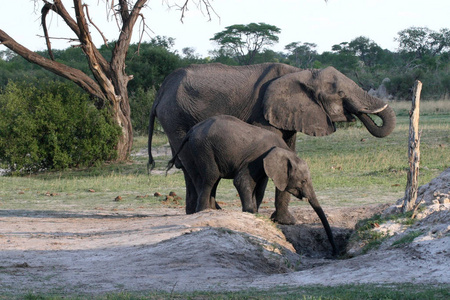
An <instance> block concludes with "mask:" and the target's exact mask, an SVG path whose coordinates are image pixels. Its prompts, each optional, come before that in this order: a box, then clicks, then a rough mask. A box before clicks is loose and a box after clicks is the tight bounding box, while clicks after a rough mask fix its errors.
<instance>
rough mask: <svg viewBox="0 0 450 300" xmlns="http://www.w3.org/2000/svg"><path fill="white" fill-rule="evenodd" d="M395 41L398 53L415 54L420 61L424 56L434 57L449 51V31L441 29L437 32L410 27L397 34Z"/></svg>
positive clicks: (425, 28)
mask: <svg viewBox="0 0 450 300" xmlns="http://www.w3.org/2000/svg"><path fill="white" fill-rule="evenodd" d="M395 40H396V41H397V42H398V43H399V49H400V51H404V52H410V53H415V54H416V56H417V58H419V59H422V58H424V57H425V56H426V55H430V56H436V55H439V54H441V53H442V52H443V51H445V50H450V30H449V29H448V28H442V29H441V30H440V31H439V32H437V31H433V30H431V29H429V28H428V27H410V28H407V29H404V30H402V31H400V32H399V33H398V37H397V38H395Z"/></svg>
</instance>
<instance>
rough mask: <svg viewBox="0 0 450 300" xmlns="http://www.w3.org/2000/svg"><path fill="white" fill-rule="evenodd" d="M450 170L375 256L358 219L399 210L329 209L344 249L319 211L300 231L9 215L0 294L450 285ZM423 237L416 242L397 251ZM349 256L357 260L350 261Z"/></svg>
mask: <svg viewBox="0 0 450 300" xmlns="http://www.w3.org/2000/svg"><path fill="white" fill-rule="evenodd" d="M449 194H450V168H449V169H447V171H446V172H444V173H443V174H442V175H441V176H439V177H438V178H436V179H435V180H433V181H432V182H430V183H429V184H427V185H425V186H422V187H421V189H420V190H419V200H423V201H424V204H423V206H424V207H425V210H423V211H422V212H421V213H420V214H418V216H417V218H418V219H420V221H418V222H416V223H415V224H414V225H412V226H410V227H407V226H404V225H402V224H401V223H396V222H388V223H386V224H382V225H380V226H379V227H377V228H374V230H379V231H380V232H384V234H387V235H390V236H391V238H389V239H386V240H385V241H384V243H383V244H382V246H381V247H380V248H379V249H377V250H374V251H371V252H369V253H367V254H364V255H362V254H359V252H360V251H359V250H360V246H361V245H358V244H355V243H349V238H350V235H351V233H352V231H353V229H354V227H355V224H356V222H357V221H358V220H360V219H364V218H367V217H369V216H371V215H373V214H375V213H383V212H384V213H389V212H392V211H394V210H395V209H396V208H397V207H398V205H393V206H390V207H387V206H377V207H364V208H363V207H361V208H339V209H337V208H324V209H325V211H326V213H327V215H328V218H329V221H330V223H331V225H332V227H333V230H334V235H335V237H336V240H337V243H338V245H339V247H340V248H341V250H342V251H343V252H347V253H351V255H348V254H347V255H344V256H342V257H341V258H339V259H332V258H330V252H331V250H330V246H329V245H328V242H327V240H326V237H325V233H324V232H323V228H322V227H321V225H320V223H319V221H318V218H317V217H316V216H315V214H314V212H313V211H312V210H310V209H305V208H295V209H292V210H291V211H292V212H293V213H294V215H295V216H296V217H297V220H298V224H297V225H293V226H278V227H277V226H275V225H274V224H273V223H272V222H271V221H270V220H269V219H268V216H269V215H270V213H271V212H272V210H267V211H262V216H254V215H251V214H247V213H242V212H240V211H238V210H222V211H206V212H202V213H198V214H194V215H185V214H184V212H183V210H181V209H167V208H161V209H158V210H154V211H142V212H140V213H139V214H130V213H129V212H115V213H113V214H105V213H101V212H92V211H88V212H70V211H66V212H56V211H26V210H23V211H17V210H15V211H8V210H3V211H0V293H5V292H6V293H15V292H17V291H22V292H23V290H24V289H26V290H29V291H33V292H49V291H52V292H55V291H56V292H58V293H93V294H96V293H104V292H118V291H149V290H165V291H193V290H215V291H217V290H239V289H248V288H262V289H267V288H271V287H276V286H283V285H287V286H290V285H292V286H298V285H308V284H322V285H340V284H350V283H403V282H413V283H414V282H416V283H431V284H440V283H447V284H449V283H450V233H449V231H450V203H449V199H448V198H449ZM418 231H420V235H419V236H417V237H416V238H415V239H414V240H413V242H411V243H406V244H400V246H395V245H392V244H393V243H394V242H395V241H398V240H400V239H401V238H402V237H405V236H407V235H409V234H410V233H411V232H418ZM349 256H350V257H351V258H349Z"/></svg>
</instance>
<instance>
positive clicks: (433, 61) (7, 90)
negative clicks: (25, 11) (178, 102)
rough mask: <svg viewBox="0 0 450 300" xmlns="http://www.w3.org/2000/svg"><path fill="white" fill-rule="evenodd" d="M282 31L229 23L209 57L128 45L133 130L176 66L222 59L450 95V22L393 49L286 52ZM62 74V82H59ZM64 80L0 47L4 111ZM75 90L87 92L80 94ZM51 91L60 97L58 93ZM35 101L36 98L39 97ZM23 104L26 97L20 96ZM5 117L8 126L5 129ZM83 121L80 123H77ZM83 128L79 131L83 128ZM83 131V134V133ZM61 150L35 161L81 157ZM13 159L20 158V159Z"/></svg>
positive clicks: (299, 48) (157, 44)
mask: <svg viewBox="0 0 450 300" xmlns="http://www.w3.org/2000/svg"><path fill="white" fill-rule="evenodd" d="M280 32H281V30H280V29H279V28H277V27H276V26H273V25H269V24H265V23H258V24H256V23H251V24H248V25H233V26H229V27H227V28H226V29H225V30H224V31H222V32H219V33H216V34H215V35H214V37H212V38H211V40H213V41H215V42H216V43H217V45H218V48H217V49H215V50H212V51H210V53H209V54H210V55H209V57H206V58H204V57H201V56H200V55H198V54H197V53H196V52H195V48H184V49H183V50H182V53H179V52H178V51H175V50H173V47H174V43H175V40H174V39H172V38H169V37H159V36H158V37H155V38H154V39H152V40H151V41H149V42H145V43H140V44H131V45H129V49H128V52H127V56H126V59H125V64H126V71H127V73H128V74H132V75H133V80H131V81H129V83H128V94H129V98H130V108H131V122H132V127H133V130H134V132H135V133H138V134H142V133H145V132H146V130H147V124H148V115H149V110H150V108H151V105H152V103H153V100H154V98H155V94H156V91H157V89H158V87H159V86H160V84H161V83H162V81H163V80H164V78H165V77H166V76H167V75H168V74H170V73H171V72H172V71H173V70H175V69H177V68H179V67H183V66H187V65H189V64H203V63H213V62H220V63H224V64H228V65H245V64H257V63H264V62H280V63H286V64H290V65H293V66H296V67H299V68H324V67H327V66H334V67H335V68H337V69H338V70H340V71H341V72H342V73H344V74H345V75H347V76H348V77H350V78H352V79H353V80H354V81H355V82H357V83H358V84H359V85H360V86H362V87H363V88H364V89H365V90H369V89H371V88H374V89H376V88H378V86H379V85H380V84H381V82H382V81H383V80H384V79H385V78H389V79H390V80H389V81H388V82H386V83H385V84H386V89H387V91H388V93H389V94H390V95H392V97H393V98H394V99H399V100H404V99H406V100H408V99H410V97H411V89H412V86H413V83H414V81H415V80H416V79H419V80H421V81H422V82H423V84H424V89H423V91H422V97H423V98H424V99H442V98H444V99H448V98H449V95H450V74H449V68H450V30H449V29H446V28H444V29H441V30H439V31H433V30H430V29H428V28H426V27H411V28H408V29H405V30H402V31H400V32H399V33H398V36H397V37H395V40H396V41H397V42H398V50H397V51H395V52H392V51H389V50H386V49H382V48H381V47H380V46H379V45H377V44H376V42H375V41H373V40H371V39H370V38H368V37H364V36H360V37H356V38H355V39H353V40H351V41H348V42H342V43H340V44H337V45H334V46H333V47H332V49H330V51H325V52H323V53H318V52H317V50H316V48H317V45H316V44H314V43H309V42H292V43H290V44H288V45H286V46H285V47H284V50H285V51H282V52H276V51H273V50H272V49H271V47H272V46H273V45H275V44H276V43H278V36H277V35H278V34H280ZM112 44H113V43H111V44H109V45H103V46H101V47H100V48H99V49H98V51H99V53H100V54H101V55H102V56H103V57H104V58H105V59H106V60H107V61H108V60H109V59H110V58H111V56H112V49H113V48H114V47H113V45H112ZM37 53H38V54H39V55H41V56H43V57H48V56H49V54H48V52H44V51H42V52H37ZM53 56H54V59H55V61H57V62H60V63H62V64H65V65H68V66H70V67H73V68H76V69H79V70H82V71H83V72H85V73H86V74H91V70H90V67H89V64H88V62H87V60H86V57H85V53H84V52H83V50H82V49H80V48H67V49H64V50H53ZM62 81H65V82H64V83H62ZM66 81H67V80H66V79H62V78H61V77H59V76H57V75H55V74H53V73H51V72H49V71H46V70H44V69H42V68H41V67H40V66H37V65H35V64H31V63H29V62H27V61H26V60H25V59H24V58H22V57H21V56H18V55H16V54H15V53H14V52H12V51H10V50H6V51H1V52H0V108H1V109H2V111H4V109H5V108H6V105H7V103H6V102H7V101H11V99H10V98H8V99H9V100H5V99H6V98H7V97H6V96H7V95H11V94H12V91H15V92H16V94H19V95H20V94H21V95H27V94H30V91H31V93H32V94H33V95H37V94H39V93H36V92H33V91H34V89H38V90H39V89H43V90H45V92H43V93H41V94H42V95H47V94H48V93H51V92H52V91H54V90H58V91H59V90H60V89H58V88H55V86H54V84H53V83H52V84H51V85H47V84H46V82H56V83H55V84H58V82H60V84H62V85H63V86H64V87H65V88H66V89H69V86H70V85H73V86H72V87H70V89H72V90H77V89H78V87H76V86H75V85H74V84H72V83H67V82H66ZM16 83H17V84H16ZM22 83H25V84H22ZM50 87H51V88H50ZM19 91H21V92H19ZM58 95H64V93H61V92H59V94H58ZM77 97H79V98H82V96H81V95H80V96H77ZM53 98H54V99H56V98H57V97H53ZM88 98H89V97H87V98H86V99H88ZM91 98H92V97H91ZM54 99H53V100H54ZM58 99H59V98H58ZM16 100H17V99H16ZM5 101H6V102H5ZM21 101H22V100H21ZM33 101H35V102H36V99H34V100H33ZM55 101H56V100H55ZM77 101H78V100H77ZM86 101H88V100H86ZM37 102H39V101H37ZM9 105H11V103H9ZM16 105H17V104H16ZM21 105H25V104H23V103H21ZM13 106H14V105H13ZM10 107H11V106H10ZM86 109H87V108H86ZM80 112H82V113H85V112H83V110H80ZM71 113H76V112H71ZM98 114H99V115H98V116H97V117H95V118H93V119H98V120H103V119H104V118H105V114H104V113H102V112H101V111H99V113H98ZM13 115H14V113H13V112H11V115H10V116H13ZM80 118H81V117H80ZM74 119H75V118H74ZM2 124H3V126H6V127H3V128H2V127H1V126H2ZM102 124H104V125H102V126H103V128H104V129H103V130H107V131H108V132H109V133H108V135H107V136H108V137H107V139H108V141H109V142H111V143H112V144H111V145H110V146H109V147H110V148H111V147H112V148H113V147H114V145H113V144H114V142H115V141H116V140H117V139H115V138H114V137H113V136H111V134H112V133H113V132H118V131H117V128H116V129H114V128H113V127H114V124H113V122H108V121H102ZM108 124H109V125H108ZM82 125H83V124H79V126H82ZM8 126H11V124H9V125H8V124H7V122H6V120H5V118H4V121H3V123H1V122H0V145H2V146H5V147H6V146H7V145H8V143H6V142H5V141H6V140H5V139H6V138H7V139H9V141H10V140H11V136H8V135H5V134H3V133H6V132H7V129H6V128H8ZM30 126H31V125H30ZM33 126H34V125H33ZM52 126H53V127H54V128H58V126H64V125H63V124H60V125H58V124H53V125H52ZM90 126H92V125H90ZM108 126H110V127H108ZM83 130H84V129H80V130H79V132H84V131H83ZM24 131H25V132H26V131H29V129H26V128H25V129H24ZM2 132H3V133H2ZM89 134H91V133H89ZM89 134H88V135H87V136H89ZM91 135H92V134H91ZM82 138H83V137H82V136H81V137H78V139H82ZM1 139H3V141H4V143H3V144H1V143H2V140H1ZM55 141H56V140H55V139H54V140H53V142H54V143H55ZM100 144H101V147H100V146H99V149H103V150H102V151H103V152H104V153H103V152H102V153H100V154H98V155H97V156H98V157H99V159H103V160H104V159H111V158H112V157H113V155H112V154H111V153H110V152H109V151H107V150H106V149H107V148H108V146H105V144H104V143H100ZM55 147H56V146H55ZM58 147H59V148H58V149H60V148H61V146H58ZM23 151H26V150H23ZM74 151H76V149H75V150H74ZM98 151H100V150H98ZM98 151H97V152H98ZM100 152H101V151H100ZM28 154H29V153H28ZM23 155H25V154H23ZM23 155H22V156H23ZM58 155H60V157H63V158H64V159H62V158H59V160H53V159H50V158H45V159H44V161H47V162H52V163H50V164H49V165H45V164H44V165H42V163H40V166H39V167H38V168H47V167H48V168H54V167H55V166H56V164H55V163H53V161H56V162H58V161H61V162H63V163H61V164H60V166H59V167H63V168H64V167H70V166H73V165H80V164H81V160H80V159H78V160H75V161H76V162H73V163H70V161H71V159H69V158H71V157H72V156H73V154H58ZM0 156H2V157H0V162H1V161H2V160H3V161H5V153H3V154H2V153H0ZM27 157H30V156H29V155H28V156H27ZM94 160H95V159H91V158H89V159H88V161H89V163H93V161H94ZM41 161H42V160H41ZM15 164H16V165H17V162H15ZM27 164H28V165H30V164H31V163H30V162H27ZM9 165H10V166H11V162H9ZM56 167H58V166H56ZM33 168H34V169H36V168H37V167H36V166H35V167H33ZM33 168H29V169H33ZM19 169H20V168H19Z"/></svg>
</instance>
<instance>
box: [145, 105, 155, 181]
mask: <svg viewBox="0 0 450 300" xmlns="http://www.w3.org/2000/svg"><path fill="white" fill-rule="evenodd" d="M155 117H156V105H153V107H152V110H151V112H150V120H149V124H148V163H147V173H148V174H150V172H151V170H153V169H154V168H155V160H154V159H153V155H152V140H153V131H154V129H155Z"/></svg>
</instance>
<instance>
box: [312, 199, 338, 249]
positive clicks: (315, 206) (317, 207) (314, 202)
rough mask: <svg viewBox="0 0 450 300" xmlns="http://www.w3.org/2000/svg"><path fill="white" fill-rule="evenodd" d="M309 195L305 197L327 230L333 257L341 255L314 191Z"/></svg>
mask: <svg viewBox="0 0 450 300" xmlns="http://www.w3.org/2000/svg"><path fill="white" fill-rule="evenodd" d="M308 194H309V195H305V197H306V198H308V201H309V204H310V205H311V206H312V208H313V209H314V211H315V212H316V214H317V215H318V216H319V218H320V221H321V222H322V225H323V227H324V228H325V232H326V233H327V236H328V240H329V241H330V244H331V247H332V248H333V256H336V255H338V254H339V251H338V249H337V247H336V243H335V242H334V238H333V233H332V232H331V227H330V224H328V220H327V217H326V216H325V213H324V212H323V209H322V207H321V206H320V204H319V201H318V200H317V197H316V194H315V192H314V190H311V192H310V193H308Z"/></svg>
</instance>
